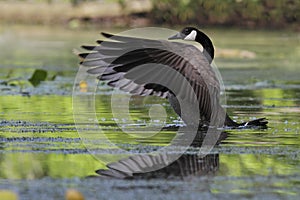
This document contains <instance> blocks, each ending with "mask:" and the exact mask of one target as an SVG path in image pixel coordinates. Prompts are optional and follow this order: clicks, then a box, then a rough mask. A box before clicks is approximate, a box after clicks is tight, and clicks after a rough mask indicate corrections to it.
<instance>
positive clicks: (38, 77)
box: [28, 69, 47, 87]
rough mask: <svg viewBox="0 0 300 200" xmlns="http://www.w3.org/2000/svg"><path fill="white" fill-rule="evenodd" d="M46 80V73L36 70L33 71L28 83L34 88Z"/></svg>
mask: <svg viewBox="0 0 300 200" xmlns="http://www.w3.org/2000/svg"><path fill="white" fill-rule="evenodd" d="M46 78H47V71H45V70H42V69H37V70H35V71H34V73H33V75H32V76H31V78H30V79H28V81H29V82H30V83H31V84H32V85H33V86H34V87H36V86H38V85H39V84H40V83H41V82H42V81H45V80H46Z"/></svg>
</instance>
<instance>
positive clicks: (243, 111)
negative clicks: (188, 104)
mask: <svg viewBox="0 0 300 200" xmlns="http://www.w3.org/2000/svg"><path fill="white" fill-rule="evenodd" d="M101 31H102V30H101ZM105 31H108V32H118V31H120V30H117V29H114V30H105ZM205 31H206V32H207V33H208V34H209V35H210V37H211V38H213V41H214V44H215V46H216V49H217V57H216V59H215V63H216V65H217V66H218V68H219V70H220V73H221V75H222V78H223V81H224V84H225V87H226V99H227V102H226V105H224V107H225V108H226V109H227V111H228V113H229V114H230V115H231V116H233V118H234V119H235V120H237V121H247V120H250V119H253V118H260V117H266V118H267V119H268V121H269V124H268V128H267V129H238V130H226V133H227V138H226V139H225V140H223V141H221V143H220V144H219V145H218V146H216V147H215V148H214V149H213V150H212V152H211V155H212V158H213V162H208V168H210V169H209V170H203V171H201V173H199V174H197V175H196V174H194V175H192V176H188V178H183V179H175V180H174V179H170V180H169V179H159V178H155V179H151V180H150V181H148V178H149V177H147V178H144V179H143V178H141V179H139V180H136V181H131V180H115V179H101V178H100V179H98V178H85V177H88V176H96V175H97V174H96V173H95V171H96V170H98V169H106V166H105V165H106V164H107V161H108V160H109V161H117V160H118V159H120V158H121V157H124V155H123V154H120V153H118V151H116V146H113V145H111V144H109V143H107V142H106V141H107V140H105V139H107V138H108V139H109V141H110V142H111V143H113V144H116V145H117V147H118V148H121V149H124V150H127V151H128V152H135V151H138V150H140V149H148V150H149V149H150V150H151V149H157V148H161V147H164V146H166V145H168V144H169V143H170V141H171V140H172V139H173V138H174V136H175V135H176V133H177V129H176V128H172V127H176V126H177V127H178V126H181V125H182V124H183V123H182V122H181V121H180V119H179V118H178V117H177V116H176V114H175V113H174V112H173V111H172V109H171V107H170V106H169V104H168V102H167V101H166V100H164V99H160V98H154V97H153V98H150V97H147V98H144V97H136V96H135V97H132V98H131V99H130V113H131V117H132V118H133V120H134V124H127V125H126V121H125V122H124V123H123V126H125V127H127V128H134V129H136V128H140V130H141V131H143V127H144V126H145V124H147V123H149V122H151V123H157V124H158V125H161V124H163V125H164V126H167V127H169V128H164V129H163V130H162V131H161V132H160V133H159V134H157V135H155V136H153V137H148V138H145V137H140V138H139V137H138V136H131V135H128V134H126V133H124V132H123V131H122V128H120V127H119V126H118V124H117V123H116V120H117V119H116V117H115V116H113V115H112V113H111V94H112V89H111V88H109V87H108V86H106V85H103V84H102V85H101V86H100V87H99V89H98V90H97V94H96V96H95V105H96V106H95V111H96V118H97V120H98V124H99V125H100V127H101V129H102V133H103V134H99V135H92V136H90V135H89V136H87V137H89V138H88V139H89V140H81V139H82V137H85V135H83V134H84V132H85V130H87V129H88V128H89V127H86V124H84V123H85V121H83V123H82V124H80V126H77V128H78V127H81V128H82V129H81V130H80V131H79V133H78V131H77V129H76V126H75V123H74V119H73V108H72V90H73V83H74V79H75V76H76V73H77V70H78V64H77V63H78V59H77V58H76V56H75V55H74V54H73V53H72V51H73V49H78V48H79V47H80V45H82V44H94V41H95V40H97V39H99V38H100V35H98V32H100V31H99V30H95V29H88V30H69V29H60V28H49V27H30V26H26V27H24V26H3V27H1V28H0V48H1V49H2V51H1V53H0V59H1V63H0V66H1V68H0V102H1V104H0V189H1V188H2V189H3V188H4V189H11V190H14V191H15V192H16V193H18V194H19V196H20V197H21V199H33V198H34V199H41V198H43V197H45V196H47V198H48V199H49V198H50V199H56V198H62V196H61V195H64V194H63V192H64V190H65V189H66V188H69V187H73V188H77V189H78V190H80V191H82V192H83V193H84V195H85V196H86V197H88V199H100V198H102V199H110V198H116V199H118V198H121V197H123V198H125V197H126V198H136V199H147V198H150V197H151V198H152V199H174V197H178V198H181V199H186V198H185V197H188V198H189V199H199V198H221V197H222V198H225V199H226V198H228V199H229V198H231V199H232V198H235V197H243V198H253V197H255V198H270V199H271V198H272V199H274V198H275V199H280V198H290V199H297V196H298V195H299V191H300V190H299V189H300V184H299V183H300V173H299V172H300V165H299V161H300V158H299V151H300V149H299V146H300V136H299V131H300V130H299V129H300V120H299V119H300V118H299V117H300V80H299V77H300V72H299V64H298V63H299V61H300V35H299V34H298V33H293V32H284V31H249V30H236V29H205ZM35 69H44V70H46V71H47V72H48V77H55V78H53V79H50V78H49V79H48V80H46V81H44V82H42V83H41V84H40V85H39V86H37V87H33V86H31V85H30V83H29V82H28V81H27V80H28V78H30V77H31V75H32V74H33V72H34V71H35ZM116 93H117V95H120V97H121V98H120V101H121V100H122V95H124V94H123V93H122V92H118V91H116ZM87 96H89V95H87ZM124 98H125V96H124ZM154 104H159V105H162V106H163V108H164V109H165V110H166V114H167V119H166V122H163V123H162V122H161V121H159V120H157V121H154V122H153V121H150V119H149V109H150V108H151V107H152V106H153V105H154ZM88 114H89V113H88ZM87 120H88V119H87ZM119 120H122V119H119ZM85 128H86V129H85ZM87 131H88V130H87ZM85 139H86V138H85ZM87 147H88V149H87ZM198 150H199V149H197V147H195V148H192V149H191V150H189V151H190V152H193V151H194V152H197V151H198ZM99 155H100V158H103V159H102V160H101V161H100V160H99ZM125 156H126V155H125ZM180 178H182V177H180ZM45 186H46V187H45ZM46 188H47V189H46ZM38 191H39V192H38ZM41 191H43V192H41ZM155 191H156V192H155ZM110 195H112V196H110ZM175 195H176V196H175Z"/></svg>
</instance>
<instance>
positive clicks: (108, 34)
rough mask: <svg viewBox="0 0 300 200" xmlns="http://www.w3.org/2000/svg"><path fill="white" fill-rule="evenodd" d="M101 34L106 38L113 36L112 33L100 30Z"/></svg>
mask: <svg viewBox="0 0 300 200" xmlns="http://www.w3.org/2000/svg"><path fill="white" fill-rule="evenodd" d="M101 35H103V36H104V37H106V38H110V37H113V36H114V35H112V34H110V33H105V32H101Z"/></svg>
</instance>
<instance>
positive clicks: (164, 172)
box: [96, 129, 227, 179]
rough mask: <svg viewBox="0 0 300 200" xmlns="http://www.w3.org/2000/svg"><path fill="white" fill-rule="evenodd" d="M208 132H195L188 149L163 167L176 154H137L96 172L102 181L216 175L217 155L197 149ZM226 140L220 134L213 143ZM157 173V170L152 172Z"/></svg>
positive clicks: (224, 134)
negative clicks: (109, 179)
mask: <svg viewBox="0 0 300 200" xmlns="http://www.w3.org/2000/svg"><path fill="white" fill-rule="evenodd" d="M206 133H207V129H202V130H198V132H197V135H196V137H195V139H194V141H193V142H192V143H191V144H190V147H189V148H188V149H187V150H186V151H185V152H184V153H183V154H182V155H180V156H178V159H176V160H175V161H174V162H172V163H170V164H169V165H167V166H165V165H166V163H167V162H168V161H169V160H170V156H172V155H173V156H174V154H176V152H169V153H163V154H140V155H139V154H138V155H132V156H129V157H128V158H125V159H121V160H119V161H116V162H112V163H109V164H107V168H108V169H99V170H97V171H96V173H97V174H99V175H101V177H106V178H119V179H188V178H191V177H195V176H202V175H209V174H212V175H213V174H215V173H216V172H217V171H218V169H219V154H218V153H210V154H207V155H205V156H203V155H200V154H199V147H200V146H201V145H202V143H203V140H204V138H205V136H206ZM226 138H227V132H224V131H220V137H219V138H218V141H217V142H216V144H215V146H216V145H219V144H220V142H221V141H222V140H224V139H226ZM152 169H158V170H152Z"/></svg>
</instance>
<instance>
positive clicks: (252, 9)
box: [0, 0, 300, 31]
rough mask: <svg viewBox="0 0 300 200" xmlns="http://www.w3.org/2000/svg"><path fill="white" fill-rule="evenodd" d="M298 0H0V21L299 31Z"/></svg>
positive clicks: (42, 23) (67, 24)
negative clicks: (196, 26) (194, 25)
mask: <svg viewBox="0 0 300 200" xmlns="http://www.w3.org/2000/svg"><path fill="white" fill-rule="evenodd" d="M299 15H300V1H299V0H276V1H273V0H224V1H220V0H209V1H207V0H197V1H193V0H89V1H87V0H23V1H21V0H2V1H0V24H30V25H58V26H66V27H69V28H80V27H87V26H100V27H144V26H151V25H162V24H163V25H168V26H176V25H187V24H199V25H201V26H223V27H241V28H250V29H256V28H260V29H261V28H263V29H290V30H296V31H300V28H299V26H298V25H299V17H300V16H299Z"/></svg>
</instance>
